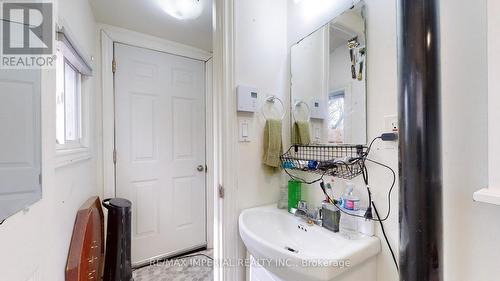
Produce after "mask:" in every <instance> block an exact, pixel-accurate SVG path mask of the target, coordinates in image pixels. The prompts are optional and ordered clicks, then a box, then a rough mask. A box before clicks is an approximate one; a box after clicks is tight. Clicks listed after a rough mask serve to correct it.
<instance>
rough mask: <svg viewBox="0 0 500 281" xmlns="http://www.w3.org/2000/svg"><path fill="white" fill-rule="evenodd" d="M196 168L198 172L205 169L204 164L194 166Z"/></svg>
mask: <svg viewBox="0 0 500 281" xmlns="http://www.w3.org/2000/svg"><path fill="white" fill-rule="evenodd" d="M196 170H198V172H203V171H204V170H205V166H203V165H199V166H198V167H196Z"/></svg>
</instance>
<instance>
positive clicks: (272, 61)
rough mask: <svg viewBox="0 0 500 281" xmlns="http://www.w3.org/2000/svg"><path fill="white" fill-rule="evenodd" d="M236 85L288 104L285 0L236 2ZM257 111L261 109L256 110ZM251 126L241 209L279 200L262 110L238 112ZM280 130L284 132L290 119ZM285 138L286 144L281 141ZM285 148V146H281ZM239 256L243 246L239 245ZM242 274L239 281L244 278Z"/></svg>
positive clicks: (243, 149) (241, 151) (242, 163)
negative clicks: (268, 163) (267, 160)
mask: <svg viewBox="0 0 500 281" xmlns="http://www.w3.org/2000/svg"><path fill="white" fill-rule="evenodd" d="M234 2H235V3H234V4H235V7H234V12H235V32H234V34H235V73H234V77H235V84H236V85H239V84H243V85H250V86H255V87H257V88H258V89H259V91H260V99H261V101H263V100H264V98H265V96H267V95H270V94H272V95H276V96H278V97H280V98H282V99H284V100H285V101H286V102H287V103H288V98H289V97H288V95H289V92H288V91H289V89H288V86H287V85H288V84H287V79H288V70H287V67H286V61H287V54H288V53H287V46H286V32H285V31H286V5H287V3H286V2H287V1H286V0H274V1H268V0H235V1H234ZM259 110H260V108H259ZM242 118H247V119H249V120H250V124H251V132H252V136H251V142H249V143H240V144H239V145H238V157H239V161H238V163H235V164H236V165H238V191H237V192H238V206H239V209H240V210H243V209H246V208H250V207H254V206H259V205H264V204H270V203H273V202H276V201H277V200H278V192H279V186H280V184H282V178H283V177H282V175H281V173H280V172H278V173H273V172H272V171H270V170H269V169H268V168H266V167H265V166H263V165H262V154H263V131H264V125H265V120H264V118H263V117H262V114H261V113H260V112H257V113H255V114H239V115H238V119H242ZM283 124H284V125H283V127H284V128H285V132H287V131H288V126H287V124H288V118H286V119H285V120H284V123H283ZM287 134H288V135H289V133H286V134H285V135H287ZM284 140H288V139H287V138H286V137H284ZM285 145H286V144H285ZM239 256H240V257H241V258H244V257H245V248H244V246H243V244H242V243H241V241H240V252H239ZM243 273H244V272H241V275H240V276H241V278H242V279H241V280H244V279H243V278H244V277H243Z"/></svg>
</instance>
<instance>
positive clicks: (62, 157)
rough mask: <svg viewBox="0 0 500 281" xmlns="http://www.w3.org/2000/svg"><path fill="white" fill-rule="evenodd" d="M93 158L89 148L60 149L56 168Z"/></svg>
mask: <svg viewBox="0 0 500 281" xmlns="http://www.w3.org/2000/svg"><path fill="white" fill-rule="evenodd" d="M90 158H92V156H91V155H90V149H89V148H88V147H81V148H73V149H60V150H57V151H56V157H55V167H56V168H61V167H64V166H67V165H71V164H74V163H77V162H81V161H85V160H88V159H90Z"/></svg>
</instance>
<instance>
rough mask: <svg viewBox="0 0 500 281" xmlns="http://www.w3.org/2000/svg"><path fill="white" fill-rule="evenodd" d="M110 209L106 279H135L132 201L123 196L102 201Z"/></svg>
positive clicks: (130, 280) (105, 263) (116, 280)
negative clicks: (132, 256)
mask: <svg viewBox="0 0 500 281" xmlns="http://www.w3.org/2000/svg"><path fill="white" fill-rule="evenodd" d="M102 205H103V206H104V207H105V208H106V209H108V231H107V240H106V257H105V260H104V275H103V280H104V281H133V279H132V258H131V248H130V244H131V237H132V236H131V228H132V227H131V224H132V203H131V202H130V201H129V200H126V199H121V198H112V199H106V200H104V201H102Z"/></svg>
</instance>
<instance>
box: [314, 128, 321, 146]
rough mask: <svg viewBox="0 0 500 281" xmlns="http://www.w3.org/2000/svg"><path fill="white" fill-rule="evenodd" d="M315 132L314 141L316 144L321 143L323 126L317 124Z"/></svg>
mask: <svg viewBox="0 0 500 281" xmlns="http://www.w3.org/2000/svg"><path fill="white" fill-rule="evenodd" d="M313 131H314V140H315V141H316V142H319V141H321V126H320V125H318V124H315V125H314V129H313Z"/></svg>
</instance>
